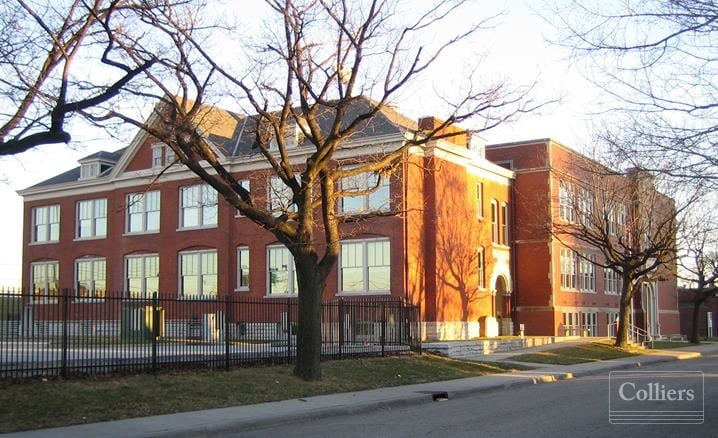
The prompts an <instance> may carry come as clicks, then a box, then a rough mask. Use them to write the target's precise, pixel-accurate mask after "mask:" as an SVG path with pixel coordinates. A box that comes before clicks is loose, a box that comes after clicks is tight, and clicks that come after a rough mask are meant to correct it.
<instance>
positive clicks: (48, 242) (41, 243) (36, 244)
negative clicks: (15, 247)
mask: <svg viewBox="0 0 718 438" xmlns="http://www.w3.org/2000/svg"><path fill="white" fill-rule="evenodd" d="M56 243H60V241H59V240H44V241H42V242H30V243H28V244H27V245H28V246H38V245H54V244H56Z"/></svg>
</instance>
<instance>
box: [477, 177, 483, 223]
mask: <svg viewBox="0 0 718 438" xmlns="http://www.w3.org/2000/svg"><path fill="white" fill-rule="evenodd" d="M476 217H478V218H483V217H484V183H483V182H477V183H476Z"/></svg>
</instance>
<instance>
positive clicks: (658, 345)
mask: <svg viewBox="0 0 718 438" xmlns="http://www.w3.org/2000/svg"><path fill="white" fill-rule="evenodd" d="M649 345H651V344H649ZM691 345H696V344H691V343H690V342H680V341H654V342H653V344H652V345H651V347H650V348H652V349H654V350H667V349H671V348H682V347H690V346H691Z"/></svg>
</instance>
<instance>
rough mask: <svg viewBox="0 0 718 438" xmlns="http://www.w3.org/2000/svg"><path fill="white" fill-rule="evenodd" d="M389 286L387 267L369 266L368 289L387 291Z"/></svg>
mask: <svg viewBox="0 0 718 438" xmlns="http://www.w3.org/2000/svg"><path fill="white" fill-rule="evenodd" d="M389 289H390V286H389V267H388V266H378V267H370V268H369V290H370V291H387V290H389Z"/></svg>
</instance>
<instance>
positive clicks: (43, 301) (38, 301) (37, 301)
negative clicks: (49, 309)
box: [30, 298, 59, 304]
mask: <svg viewBox="0 0 718 438" xmlns="http://www.w3.org/2000/svg"><path fill="white" fill-rule="evenodd" d="M58 302H59V300H58V299H56V298H53V299H42V298H39V299H33V300H31V301H30V304H57V303H58Z"/></svg>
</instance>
